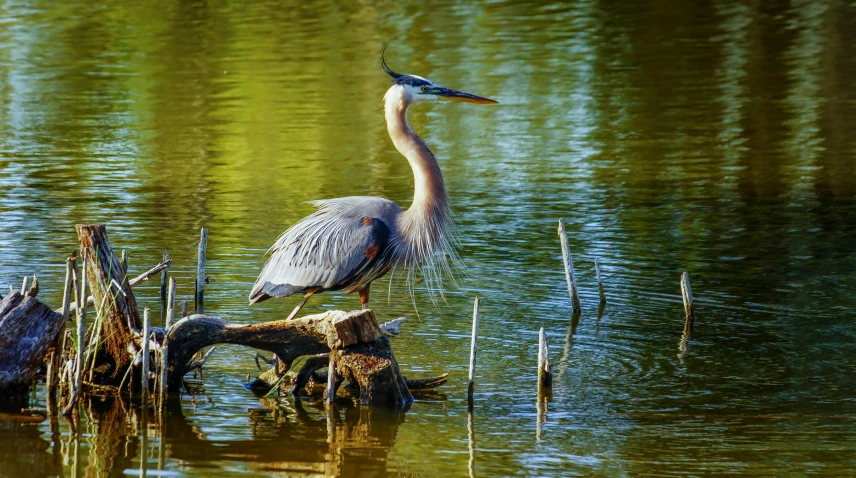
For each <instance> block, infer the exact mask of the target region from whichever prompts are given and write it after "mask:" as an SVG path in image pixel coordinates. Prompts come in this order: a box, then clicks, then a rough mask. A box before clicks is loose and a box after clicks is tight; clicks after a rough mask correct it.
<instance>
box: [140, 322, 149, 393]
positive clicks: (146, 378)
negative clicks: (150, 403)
mask: <svg viewBox="0 0 856 478" xmlns="http://www.w3.org/2000/svg"><path fill="white" fill-rule="evenodd" d="M149 325H150V323H149V308H148V307H146V308H145V309H143V372H142V374H141V375H142V380H140V384H141V385H142V387H143V401H145V399H146V394H147V393H148V391H149V333H150V332H151V330H150V329H149Z"/></svg>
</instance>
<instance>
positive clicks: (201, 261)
mask: <svg viewBox="0 0 856 478" xmlns="http://www.w3.org/2000/svg"><path fill="white" fill-rule="evenodd" d="M207 251H208V229H205V228H204V227H203V228H202V232H201V233H200V236H199V249H198V250H197V256H196V313H197V314H201V313H203V312H205V303H204V302H205V253H206V252H207Z"/></svg>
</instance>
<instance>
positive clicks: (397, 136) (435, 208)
mask: <svg viewBox="0 0 856 478" xmlns="http://www.w3.org/2000/svg"><path fill="white" fill-rule="evenodd" d="M408 106H410V102H409V101H407V98H406V93H405V91H404V88H402V87H401V86H399V85H393V86H392V88H390V89H389V91H387V93H386V96H384V115H385V116H386V128H387V131H389V137H390V138H392V143H393V144H394V145H395V148H396V149H397V150H398V151H399V152H400V153H401V154H403V155H404V157H406V158H407V161H408V162H410V167H411V168H412V169H413V182H414V191H413V204H411V206H410V208H409V209H408V210H407V211H405V213H404V214H406V217H407V218H408V219H409V220H410V221H411V225H413V226H416V222H424V220H426V219H431V220H432V222H438V223H437V224H433V223H432V224H430V225H431V226H434V227H439V228H441V229H442V230H441V231H437V232H439V233H440V234H444V233H445V228H446V225H447V222H448V220H449V216H450V213H449V198H448V196H447V194H446V184H445V183H444V182H443V175H442V173H441V172H440V166H439V165H438V164H437V159H436V158H435V157H434V154H433V153H432V152H431V150H430V149H428V146H427V145H426V144H425V142H424V141H422V139H421V138H420V137H419V136H417V135H416V133H415V132H414V131H413V128H411V127H410V123H408V121H407V107H408ZM425 225H427V224H425Z"/></svg>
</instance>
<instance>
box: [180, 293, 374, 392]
mask: <svg viewBox="0 0 856 478" xmlns="http://www.w3.org/2000/svg"><path fill="white" fill-rule="evenodd" d="M366 312H368V313H366ZM357 324H360V325H359V326H357ZM381 336H383V332H382V331H381V329H380V327H379V326H378V325H377V321H376V319H375V318H374V313H372V312H371V311H370V309H366V310H360V311H355V312H342V311H329V312H325V313H322V314H316V315H309V316H306V317H301V318H299V319H294V320H289V321H286V320H278V321H274V322H265V323H262V324H251V325H232V324H230V323H229V322H228V321H226V320H225V319H221V318H220V317H214V316H211V315H191V316H190V317H187V318H185V319H182V320H180V321H178V322H177V323H175V324H174V325H173V326H172V328H170V331H169V334H168V335H167V337H168V340H169V343H170V348H169V363H170V371H169V389H170V390H171V391H176V390H178V388H179V387H180V386H181V379H182V377H183V376H184V375H185V374H186V373H187V372H188V371H190V365H191V364H190V362H191V360H192V358H193V356H194V355H195V354H196V352H198V351H199V350H201V349H202V348H204V347H208V346H210V345H215V344H238V345H244V346H247V347H252V348H255V349H260V350H265V351H268V352H273V353H275V354H276V355H277V356H278V357H279V359H280V360H281V361H282V362H283V363H284V364H285V365H286V369H287V368H288V367H290V365H291V363H292V362H293V361H294V360H295V359H297V358H298V357H302V356H304V355H316V354H321V353H327V352H329V351H330V349H331V347H333V348H336V347H343V346H345V345H350V344H354V343H357V341H358V340H376V339H378V338H380V337H381Z"/></svg>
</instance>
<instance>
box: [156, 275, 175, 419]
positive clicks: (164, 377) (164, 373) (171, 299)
mask: <svg viewBox="0 0 856 478" xmlns="http://www.w3.org/2000/svg"><path fill="white" fill-rule="evenodd" d="M173 315H175V278H174V277H170V278H169V292H168V293H167V299H166V318H165V319H164V320H165V323H164V334H163V345H162V346H161V366H160V372H161V377H160V390H159V400H160V407H161V408H163V405H164V402H165V401H166V393H167V384H168V383H169V372H168V370H169V362H168V361H167V357H169V338H168V337H169V328H170V327H172V318H173Z"/></svg>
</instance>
